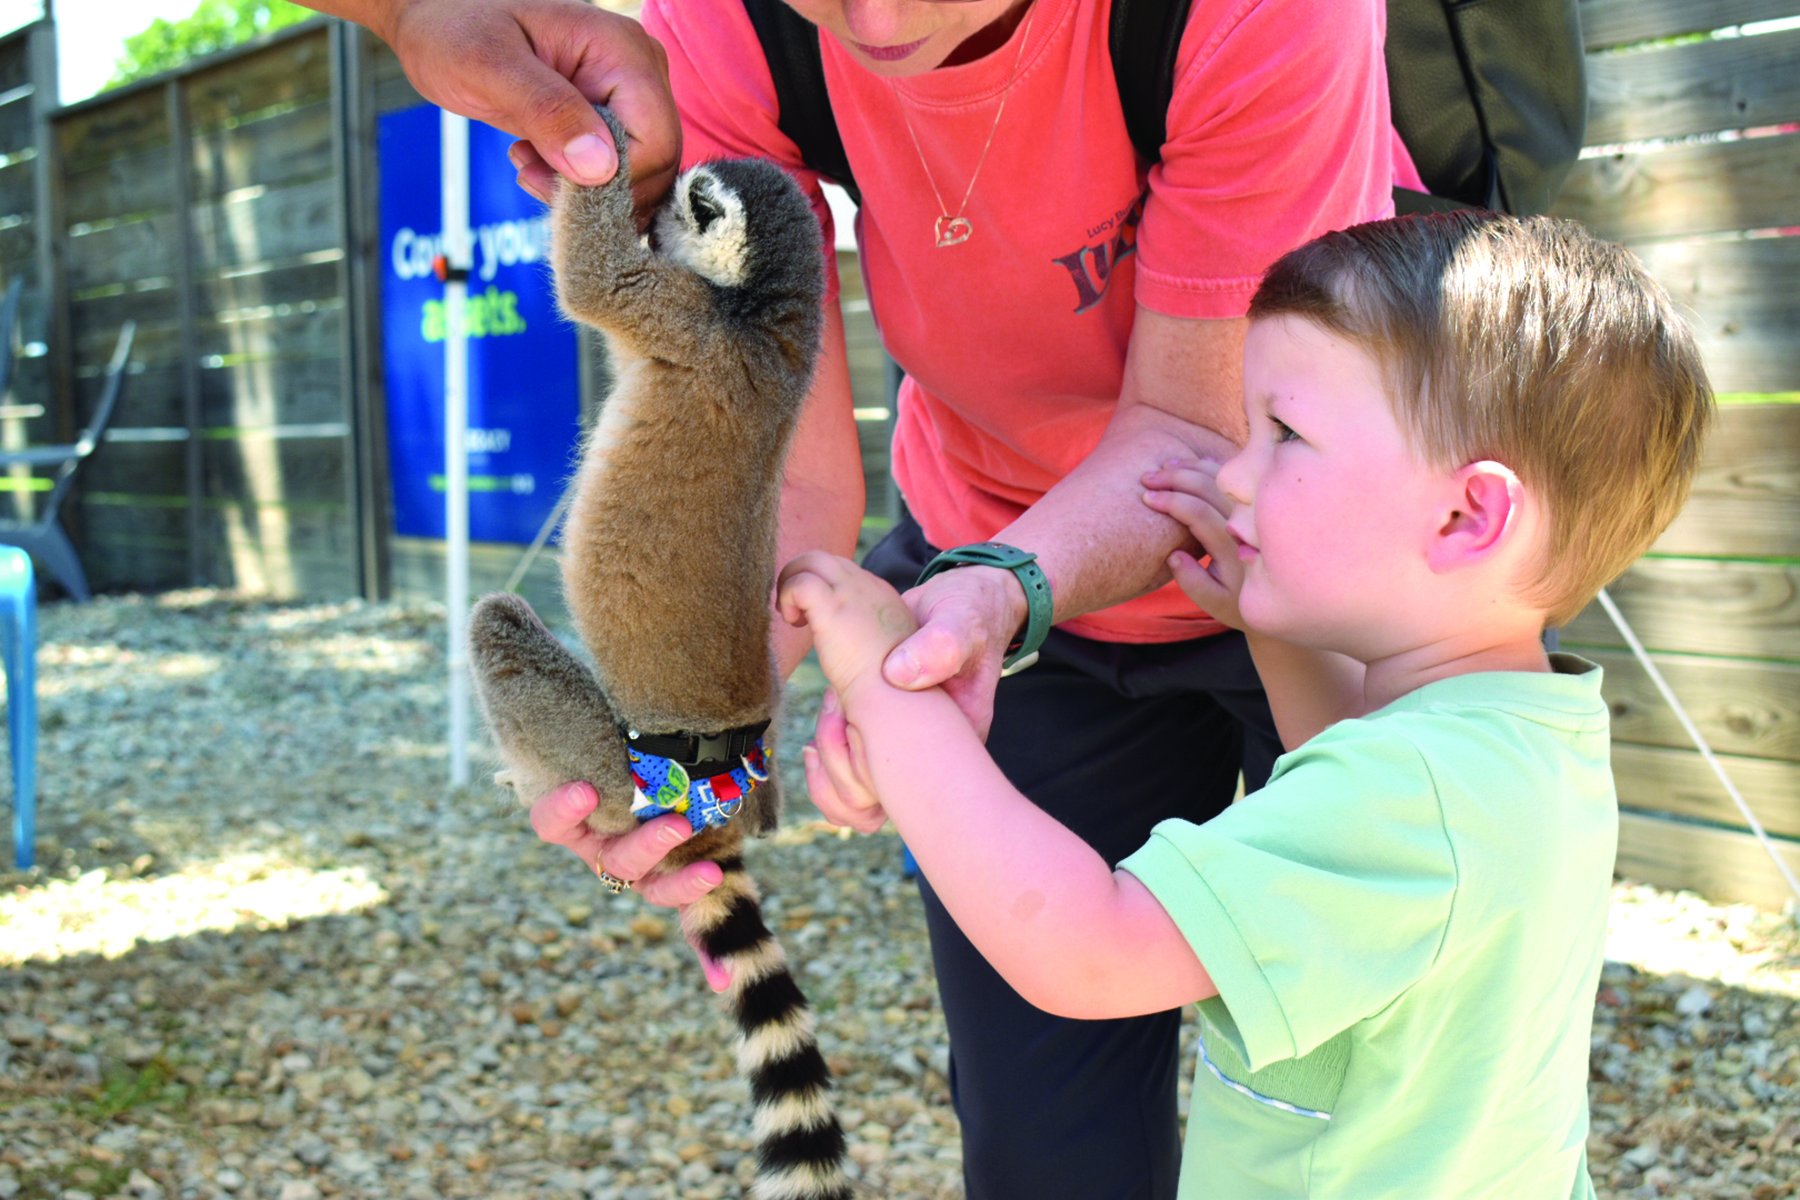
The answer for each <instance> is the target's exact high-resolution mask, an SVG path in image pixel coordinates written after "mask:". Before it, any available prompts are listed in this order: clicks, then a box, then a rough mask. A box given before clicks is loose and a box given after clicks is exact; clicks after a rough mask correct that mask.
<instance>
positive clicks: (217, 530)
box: [200, 502, 357, 598]
mask: <svg viewBox="0 0 1800 1200" xmlns="http://www.w3.org/2000/svg"><path fill="white" fill-rule="evenodd" d="M201 531H202V532H201V546H202V551H201V555H200V576H201V581H202V582H203V583H205V584H207V585H208V586H212V587H226V588H238V589H241V590H243V591H247V592H254V593H257V594H261V595H268V596H275V597H278V598H288V597H298V596H347V595H354V594H355V592H356V590H357V584H356V522H355V519H354V518H353V516H352V515H351V513H350V511H349V509H348V508H345V507H340V508H338V509H317V508H285V507H283V506H281V505H274V504H270V505H249V504H242V505H231V504H222V505H221V504H217V503H213V502H209V503H208V505H207V507H206V510H205V512H204V513H203V514H202V519H201Z"/></svg>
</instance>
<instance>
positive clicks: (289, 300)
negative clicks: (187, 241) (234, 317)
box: [196, 261, 343, 313]
mask: <svg viewBox="0 0 1800 1200" xmlns="http://www.w3.org/2000/svg"><path fill="white" fill-rule="evenodd" d="M196 286H197V288H198V290H199V293H200V297H199V304H200V307H201V309H202V310H203V311H207V312H214V313H218V312H235V311H237V310H239V309H246V308H262V307H265V306H269V305H288V306H290V307H292V306H295V305H300V304H304V303H306V302H308V301H311V302H313V304H314V305H315V306H317V305H321V304H327V303H329V304H337V305H341V304H342V303H343V300H342V297H341V296H340V295H339V292H338V287H339V280H338V264H337V262H335V261H333V262H315V263H288V264H279V265H271V266H269V267H268V268H267V269H264V270H255V269H252V270H245V269H242V268H232V269H229V270H223V271H221V270H214V271H207V272H203V273H202V274H201V275H200V277H199V279H198V280H197V282H196Z"/></svg>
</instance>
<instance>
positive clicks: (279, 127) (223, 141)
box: [190, 100, 336, 201]
mask: <svg viewBox="0 0 1800 1200" xmlns="http://www.w3.org/2000/svg"><path fill="white" fill-rule="evenodd" d="M331 130H332V125H331V105H330V104H329V103H328V102H327V101H325V100H320V101H317V102H315V103H312V104H308V105H306V106H305V107H303V108H298V109H294V110H293V111H291V112H283V113H279V114H277V115H275V116H273V117H270V118H268V119H266V120H262V121H256V122H254V123H251V124H247V125H240V126H237V127H236V128H232V129H217V130H213V131H211V132H208V133H205V134H202V135H199V136H196V137H195V138H194V141H193V148H192V151H191V157H190V161H191V162H192V164H193V184H194V191H193V195H194V198H195V199H196V200H202V201H204V200H212V199H216V198H217V197H219V196H223V195H225V194H226V193H228V192H233V191H236V190H238V189H240V188H248V187H271V188H273V187H280V186H283V185H285V184H289V183H293V182H296V181H301V180H308V179H317V178H319V177H321V176H329V175H331V174H332V172H333V171H334V170H335V168H336V163H335V160H334V158H333V154H332V151H333V147H332V139H331Z"/></svg>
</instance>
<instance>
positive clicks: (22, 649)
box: [0, 546, 38, 871]
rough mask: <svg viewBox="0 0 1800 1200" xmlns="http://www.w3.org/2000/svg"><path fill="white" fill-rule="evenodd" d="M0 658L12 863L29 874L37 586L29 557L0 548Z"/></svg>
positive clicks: (34, 760) (34, 788) (11, 548)
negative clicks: (8, 745)
mask: <svg viewBox="0 0 1800 1200" xmlns="http://www.w3.org/2000/svg"><path fill="white" fill-rule="evenodd" d="M0 653H3V654H4V656H5V659H6V726H7V732H8V733H9V734H10V735H11V738H12V769H13V861H14V862H15V863H16V864H17V865H18V868H19V870H21V871H29V870H30V869H31V863H32V857H33V856H32V845H33V839H34V834H35V831H36V827H37V728H38V723H37V584H36V582H35V581H34V579H33V577H32V574H31V555H29V554H27V553H25V551H23V550H21V549H19V548H18V547H16V546H0Z"/></svg>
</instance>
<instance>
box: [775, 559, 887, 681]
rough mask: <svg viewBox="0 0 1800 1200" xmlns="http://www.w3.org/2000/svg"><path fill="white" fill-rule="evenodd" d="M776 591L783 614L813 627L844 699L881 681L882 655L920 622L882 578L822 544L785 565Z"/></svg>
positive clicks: (823, 665)
mask: <svg viewBox="0 0 1800 1200" xmlns="http://www.w3.org/2000/svg"><path fill="white" fill-rule="evenodd" d="M775 591H776V604H777V606H778V607H779V608H780V610H781V616H782V618H783V619H784V620H786V621H787V623H788V624H790V625H805V626H806V627H807V628H809V629H811V630H812V635H813V646H814V647H815V648H816V649H817V650H818V653H819V666H820V667H821V668H822V669H823V670H824V672H825V678H827V679H829V680H830V681H831V686H832V687H833V688H835V689H836V690H837V693H838V696H839V698H840V699H842V700H843V701H844V702H845V703H846V704H847V705H850V704H851V701H852V697H853V694H854V693H855V692H857V691H860V690H862V689H863V688H866V687H869V686H881V663H882V660H883V659H885V658H886V657H887V653H888V651H890V650H892V649H893V648H894V647H895V646H898V645H899V644H900V643H901V642H902V641H904V640H905V639H906V636H907V635H908V634H910V633H911V632H912V631H913V630H915V629H917V628H918V623H917V622H916V621H915V620H913V615H912V611H911V610H910V609H908V608H907V607H906V602H905V601H904V600H902V599H901V598H900V593H899V592H896V591H895V590H894V589H893V588H892V587H890V586H888V584H887V583H886V581H884V580H882V579H879V578H877V577H876V576H874V575H871V574H869V573H868V572H867V571H865V570H863V569H862V568H861V567H859V566H857V565H856V564H855V563H853V562H851V561H850V560H849V559H845V558H839V557H837V556H836V555H835V554H827V553H825V552H824V551H822V550H809V551H807V552H806V553H805V554H802V555H801V556H800V557H798V558H796V559H795V560H794V561H793V562H791V563H789V564H788V565H787V566H785V567H783V568H782V569H781V577H780V578H779V579H777V580H776V581H775Z"/></svg>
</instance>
